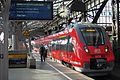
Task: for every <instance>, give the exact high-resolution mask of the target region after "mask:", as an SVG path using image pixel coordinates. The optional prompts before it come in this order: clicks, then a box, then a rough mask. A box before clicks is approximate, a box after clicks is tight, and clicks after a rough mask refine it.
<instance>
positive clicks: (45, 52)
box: [43, 48, 47, 62]
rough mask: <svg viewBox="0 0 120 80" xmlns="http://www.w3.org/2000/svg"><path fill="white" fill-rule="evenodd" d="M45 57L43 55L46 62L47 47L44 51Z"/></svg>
mask: <svg viewBox="0 0 120 80" xmlns="http://www.w3.org/2000/svg"><path fill="white" fill-rule="evenodd" d="M43 56H44V57H43V59H44V62H45V59H46V57H47V49H46V48H45V51H44V55H43Z"/></svg>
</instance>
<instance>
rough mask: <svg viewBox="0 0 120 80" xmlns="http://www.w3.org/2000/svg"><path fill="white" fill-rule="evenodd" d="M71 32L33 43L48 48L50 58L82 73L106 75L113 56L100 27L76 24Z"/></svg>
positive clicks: (60, 33) (110, 68) (67, 31)
mask: <svg viewBox="0 0 120 80" xmlns="http://www.w3.org/2000/svg"><path fill="white" fill-rule="evenodd" d="M70 26H71V28H69V29H66V30H64V31H61V32H59V33H55V34H53V35H50V36H47V37H45V38H41V39H39V40H36V41H37V42H38V43H39V44H46V45H48V47H49V49H50V52H49V53H51V56H52V58H54V59H56V60H57V61H59V62H61V63H62V64H66V65H67V66H70V67H72V68H74V69H75V70H77V71H80V72H83V73H88V74H89V73H90V74H91V73H92V74H93V75H105V74H107V73H109V72H110V71H112V69H113V67H114V60H115V58H114V54H113V51H112V48H111V44H110V41H109V37H108V35H107V34H106V32H105V29H104V28H103V27H102V26H99V25H96V24H89V23H76V24H72V25H69V27H70Z"/></svg>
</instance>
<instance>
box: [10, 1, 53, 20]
mask: <svg viewBox="0 0 120 80" xmlns="http://www.w3.org/2000/svg"><path fill="white" fill-rule="evenodd" d="M9 11H10V14H9V20H52V19H53V2H51V1H13V0H12V1H11V7H10V10H9Z"/></svg>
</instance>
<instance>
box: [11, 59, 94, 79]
mask: <svg viewBox="0 0 120 80" xmlns="http://www.w3.org/2000/svg"><path fill="white" fill-rule="evenodd" d="M36 65H37V66H36V69H30V68H10V69H9V80H93V79H92V78H89V77H87V76H85V75H83V74H81V73H79V72H76V71H74V70H72V69H70V68H68V67H65V66H63V65H62V64H60V63H57V62H54V61H52V60H51V59H47V60H46V62H42V63H41V62H40V61H39V60H37V62H36Z"/></svg>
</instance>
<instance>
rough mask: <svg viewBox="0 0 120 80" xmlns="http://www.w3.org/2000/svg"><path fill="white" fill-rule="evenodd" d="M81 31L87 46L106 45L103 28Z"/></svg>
mask: <svg viewBox="0 0 120 80" xmlns="http://www.w3.org/2000/svg"><path fill="white" fill-rule="evenodd" d="M80 31H81V33H82V36H83V39H84V41H85V43H86V45H89V46H99V45H103V44H105V41H104V35H103V31H102V29H101V28H96V27H92V28H82V29H80Z"/></svg>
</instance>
